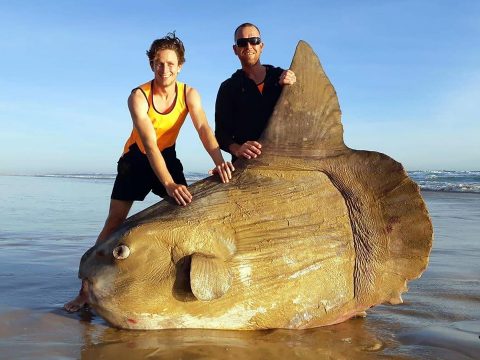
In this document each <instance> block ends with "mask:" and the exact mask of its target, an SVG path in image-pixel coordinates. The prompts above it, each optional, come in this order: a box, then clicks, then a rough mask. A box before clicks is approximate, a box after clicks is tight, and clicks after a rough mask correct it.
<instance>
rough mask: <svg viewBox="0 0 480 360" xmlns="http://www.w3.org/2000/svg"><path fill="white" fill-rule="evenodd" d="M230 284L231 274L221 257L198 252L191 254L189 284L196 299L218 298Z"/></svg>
mask: <svg viewBox="0 0 480 360" xmlns="http://www.w3.org/2000/svg"><path fill="white" fill-rule="evenodd" d="M231 284H232V275H231V273H230V270H229V268H228V267H227V264H225V262H224V261H223V260H222V259H220V258H217V257H214V256H208V255H204V254H200V253H195V254H193V255H192V264H191V268H190V286H191V289H192V292H193V294H194V295H195V297H196V298H197V299H198V300H202V301H208V300H214V299H218V298H220V297H222V296H223V295H224V294H225V293H226V292H227V291H228V289H229V288H230V285H231Z"/></svg>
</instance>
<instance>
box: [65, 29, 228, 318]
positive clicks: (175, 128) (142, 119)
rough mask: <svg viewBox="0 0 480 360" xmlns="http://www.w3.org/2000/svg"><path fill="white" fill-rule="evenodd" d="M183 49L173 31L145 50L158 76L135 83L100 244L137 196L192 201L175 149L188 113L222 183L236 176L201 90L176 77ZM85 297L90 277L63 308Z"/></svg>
mask: <svg viewBox="0 0 480 360" xmlns="http://www.w3.org/2000/svg"><path fill="white" fill-rule="evenodd" d="M184 53H185V49H184V46H183V43H182V41H181V40H180V39H179V38H178V37H177V36H176V35H175V33H169V34H167V36H165V37H164V38H161V39H157V40H155V41H154V42H153V43H152V45H151V47H150V50H148V51H147V55H148V58H149V63H150V67H151V69H152V71H153V73H154V79H153V80H152V81H149V82H147V83H145V84H143V85H140V86H139V87H137V88H135V89H133V90H132V93H131V94H130V96H129V98H128V108H129V110H130V115H131V117H132V121H133V130H132V133H131V135H130V137H129V138H128V140H127V142H126V144H125V147H124V152H123V154H122V157H121V158H120V160H119V161H118V166H117V171H118V173H117V177H116V179H115V184H114V186H113V190H112V196H111V200H110V209H109V213H108V217H107V220H106V221H105V225H104V227H103V229H102V231H101V232H100V234H99V235H98V238H97V241H96V243H97V244H98V243H101V242H102V241H105V240H106V239H107V238H108V237H109V235H110V234H112V233H113V232H114V231H115V230H116V229H118V228H119V226H120V225H121V224H122V223H123V222H124V221H125V219H126V218H127V215H128V212H129V211H130V208H131V207H132V204H133V201H135V200H143V199H144V198H145V196H146V195H147V194H148V193H149V192H150V191H153V192H154V193H155V194H157V195H159V196H161V197H167V196H170V197H172V198H173V199H174V200H175V201H176V202H177V204H178V205H181V206H186V205H187V204H189V203H190V202H191V201H192V198H193V197H192V194H191V193H190V192H189V191H188V188H187V186H186V185H187V183H186V181H185V177H184V175H183V167H182V164H181V163H180V161H179V160H178V159H177V157H176V153H175V141H176V139H177V136H178V133H179V131H180V128H181V126H182V124H183V122H184V120H185V118H186V116H187V113H190V117H191V119H192V122H193V125H194V126H195V129H196V130H197V132H198V135H199V137H200V140H201V141H202V144H203V146H204V148H205V150H206V151H207V152H208V154H209V155H210V157H211V158H212V160H213V162H214V163H215V168H214V170H213V172H214V173H215V174H218V175H219V176H220V179H221V181H222V182H224V183H227V182H228V181H229V180H230V179H231V178H232V172H233V171H234V167H233V165H232V164H231V163H230V162H226V161H224V159H223V157H222V154H221V151H220V147H219V145H218V142H217V140H216V138H215V136H214V134H213V132H212V130H211V129H210V127H209V125H208V121H207V118H206V115H205V112H204V110H203V107H202V103H201V100H200V95H199V93H198V91H197V90H195V89H194V88H192V87H190V86H188V85H186V84H183V83H181V82H179V81H177V75H178V73H179V72H180V70H181V68H182V66H183V63H184V62H185V57H184ZM87 299H88V283H87V282H86V281H83V282H82V287H81V289H80V292H79V294H78V296H77V297H76V298H75V299H73V300H72V301H70V302H68V303H66V304H65V305H64V308H65V309H66V310H67V311H69V312H74V311H77V310H79V309H80V308H82V307H83V306H84V305H85V304H86V303H87Z"/></svg>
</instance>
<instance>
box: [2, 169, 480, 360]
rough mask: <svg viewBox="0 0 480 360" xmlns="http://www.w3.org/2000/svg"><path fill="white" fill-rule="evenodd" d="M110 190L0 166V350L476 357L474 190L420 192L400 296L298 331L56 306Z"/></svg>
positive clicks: (479, 308) (71, 289) (478, 269)
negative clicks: (420, 219) (425, 219)
mask: <svg viewBox="0 0 480 360" xmlns="http://www.w3.org/2000/svg"><path fill="white" fill-rule="evenodd" d="M110 188H111V183H110V182H104V183H102V182H100V183H94V182H88V181H81V180H72V179H42V178H30V177H4V176H0V194H1V195H0V213H1V214H2V217H1V219H0V244H1V245H2V250H3V251H2V253H1V254H0V358H5V359H14V358H15V359H99V358H103V359H145V358H147V359H238V358H248V359H295V358H297V359H323V358H326V359H364V358H365V359H366V358H368V359H372V358H382V359H384V358H387V359H388V358H392V359H475V358H476V359H478V358H480V355H479V354H480V338H479V335H480V241H479V240H478V235H479V232H480V195H479V194H463V193H441V192H424V193H423V195H424V198H425V200H426V202H427V206H428V208H429V211H430V215H431V217H432V220H433V224H434V230H435V240H434V245H433V250H432V253H431V260H430V264H429V267H428V268H427V270H426V272H425V273H424V274H423V276H422V277H421V278H420V279H418V280H415V281H412V282H410V283H409V287H410V291H409V292H408V293H406V294H404V295H403V299H404V303H403V304H401V305H396V306H391V305H381V306H377V307H375V308H372V309H370V310H369V311H368V316H367V317H366V318H362V319H353V320H349V321H346V322H344V323H342V324H338V325H334V326H329V327H324V328H318V329H311V330H304V331H298V330H269V331H253V332H251V331H218V330H163V331H125V330H117V329H114V328H111V327H109V326H108V325H107V324H106V323H105V322H104V321H103V320H102V319H101V318H99V317H97V316H96V315H95V314H93V313H91V312H90V311H88V310H84V311H82V312H79V313H76V314H67V313H66V312H64V311H63V310H62V309H61V307H62V305H63V303H64V302H65V301H67V300H69V299H70V298H71V297H72V296H73V295H74V294H75V293H76V291H77V290H78V286H79V281H78V280H77V279H76V271H77V268H78V261H79V257H80V256H81V254H83V252H84V251H85V250H86V249H87V248H88V247H90V246H91V245H92V243H93V241H94V239H95V236H96V234H97V232H98V231H99V229H100V227H101V224H102V223H103V221H104V217H105V214H106V208H107V205H108V197H109V191H110ZM25 189H34V190H35V191H27V192H26V191H25ZM153 201H155V198H151V199H150V200H149V201H147V203H146V204H143V205H141V206H146V205H148V204H149V203H152V202H153ZM138 209H140V207H137V208H136V210H138Z"/></svg>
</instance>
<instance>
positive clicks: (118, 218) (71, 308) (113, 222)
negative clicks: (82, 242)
mask: <svg viewBox="0 0 480 360" xmlns="http://www.w3.org/2000/svg"><path fill="white" fill-rule="evenodd" d="M132 204H133V201H123V200H114V199H112V200H110V209H109V211H108V216H107V220H106V221H105V225H104V226H103V229H102V231H101V232H100V234H99V235H98V238H97V241H96V242H95V244H100V243H102V242H104V241H105V240H106V239H107V238H108V237H109V236H110V235H111V234H112V233H113V232H114V231H115V230H117V229H118V228H119V227H120V225H122V223H123V222H124V221H125V219H126V218H127V216H128V212H129V211H130V209H131V207H132ZM87 301H88V283H87V281H85V280H82V286H81V288H80V291H79V292H78V295H77V296H76V297H75V299H73V300H71V301H69V302H68V303H66V304H65V305H63V308H64V309H65V310H67V311H68V312H75V311H78V310H80V309H81V308H82V307H84V306H85V305H86V304H87Z"/></svg>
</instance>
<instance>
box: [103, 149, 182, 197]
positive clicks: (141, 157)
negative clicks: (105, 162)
mask: <svg viewBox="0 0 480 360" xmlns="http://www.w3.org/2000/svg"><path fill="white" fill-rule="evenodd" d="M162 156H163V158H164V159H165V163H166V165H167V169H168V171H169V172H170V174H171V175H172V178H173V181H175V182H176V183H177V184H183V185H187V181H186V180H185V176H184V175H183V166H182V163H181V162H180V160H178V159H177V154H176V152H175V145H173V146H171V147H169V148H166V149H165V150H163V151H162ZM150 191H153V193H154V194H157V195H158V196H161V197H162V198H165V197H167V196H168V194H167V191H166V190H165V187H164V186H163V185H162V183H161V182H160V180H158V177H157V176H156V175H155V173H154V172H153V170H152V167H151V166H150V163H149V162H148V158H147V155H145V154H144V153H142V152H141V151H140V149H139V148H138V146H137V144H133V145H132V146H130V148H129V150H128V152H126V153H125V154H123V155H122V157H121V158H120V159H119V160H118V165H117V177H116V178H115V183H114V184H113V190H112V196H111V198H112V199H114V200H125V201H134V200H140V201H141V200H143V199H145V196H147V194H148V193H149V192H150Z"/></svg>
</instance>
